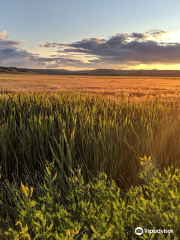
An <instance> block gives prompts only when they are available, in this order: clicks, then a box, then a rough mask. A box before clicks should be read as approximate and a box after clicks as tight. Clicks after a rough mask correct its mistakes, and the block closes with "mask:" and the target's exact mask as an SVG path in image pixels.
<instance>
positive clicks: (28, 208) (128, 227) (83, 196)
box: [0, 157, 180, 240]
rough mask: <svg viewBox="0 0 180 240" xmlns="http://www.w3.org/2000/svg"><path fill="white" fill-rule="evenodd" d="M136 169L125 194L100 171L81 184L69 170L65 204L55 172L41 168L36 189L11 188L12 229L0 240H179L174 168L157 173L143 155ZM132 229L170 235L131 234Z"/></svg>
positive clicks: (179, 180) (179, 189) (179, 195)
mask: <svg viewBox="0 0 180 240" xmlns="http://www.w3.org/2000/svg"><path fill="white" fill-rule="evenodd" d="M141 166H142V169H141V172H140V174H139V176H140V178H141V179H142V181H143V184H142V185H138V186H131V187H130V189H129V190H128V191H127V192H126V193H124V192H122V191H120V189H119V188H118V186H117V185H116V183H115V182H114V181H110V180H108V179H107V176H106V174H104V173H99V174H98V177H96V178H93V179H92V181H90V182H89V183H85V182H84V180H83V176H82V175H81V171H80V170H79V171H77V172H75V173H74V172H72V178H69V180H68V182H67V184H68V185H69V192H68V194H67V196H66V200H65V201H62V199H61V190H60V189H59V187H58V182H57V180H58V174H54V172H53V171H54V170H53V169H54V168H53V165H52V164H51V165H49V166H46V177H45V180H44V184H43V185H42V186H41V187H42V189H41V190H40V189H39V186H38V187H37V188H31V187H29V186H28V185H27V184H21V187H20V188H18V187H17V189H16V194H15V195H16V196H17V199H16V211H17V215H16V219H15V220H16V226H13V225H11V227H10V228H9V230H7V231H6V232H5V233H4V235H2V236H3V239H5V236H7V237H9V239H16V240H18V239H42V240H45V239H52V240H53V239H76V240H78V239H81V240H89V239H90V240H93V239H97V240H99V239H105V240H113V239H114V240H126V239H127V240H133V239H159V240H160V239H174V240H178V239H180V226H179V225H180V205H179V203H180V170H179V169H178V168H176V169H174V168H173V167H171V168H168V169H164V171H161V170H160V169H158V164H157V163H156V162H155V160H154V159H152V158H147V157H144V158H142V159H141ZM37 191H38V194H37V193H36V192H37ZM15 195H12V197H13V196H15ZM0 200H1V201H2V203H3V201H4V199H0ZM136 227H142V228H146V229H164V228H165V229H167V230H170V229H172V230H173V233H171V234H166V233H164V234H162V233H161V234H149V233H147V234H146V233H144V234H143V235H142V236H137V235H136V234H135V228H136Z"/></svg>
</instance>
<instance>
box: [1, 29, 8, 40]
mask: <svg viewBox="0 0 180 240" xmlns="http://www.w3.org/2000/svg"><path fill="white" fill-rule="evenodd" d="M7 34H8V33H7V32H6V31H5V30H4V31H3V32H2V33H0V40H2V39H4V38H5V37H6V35H7Z"/></svg>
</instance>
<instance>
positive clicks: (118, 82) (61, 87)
mask: <svg viewBox="0 0 180 240" xmlns="http://www.w3.org/2000/svg"><path fill="white" fill-rule="evenodd" d="M0 90H3V91H4V90H8V91H15V92H18V91H22V92H33V91H36V92H42V93H43V92H51V93H52V92H58V91H63V92H69V91H74V92H81V93H89V94H103V95H108V96H111V97H112V98H118V97H122V96H123V97H124V98H125V99H134V100H143V99H146V98H154V97H158V98H161V100H170V99H172V98H174V97H175V98H176V97H179V96H180V78H178V77H163V78H162V77H133V76H130V77H119V76H71V75H69V76H68V75H39V74H0Z"/></svg>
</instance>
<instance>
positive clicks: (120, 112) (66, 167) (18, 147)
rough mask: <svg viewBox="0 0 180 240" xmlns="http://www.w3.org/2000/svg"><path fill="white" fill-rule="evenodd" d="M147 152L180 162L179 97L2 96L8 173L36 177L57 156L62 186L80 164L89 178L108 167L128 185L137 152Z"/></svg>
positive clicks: (163, 161) (1, 133)
mask: <svg viewBox="0 0 180 240" xmlns="http://www.w3.org/2000/svg"><path fill="white" fill-rule="evenodd" d="M144 155H150V156H152V157H153V158H155V159H157V160H158V163H159V165H160V166H161V167H167V166H169V165H172V164H174V165H175V166H180V163H179V160H180V108H179V104H178V101H174V102H160V101H158V100H151V101H148V100H147V101H145V102H142V103H140V102H127V101H124V100H123V99H122V100H119V101H112V100H108V98H106V97H105V96H103V97H101V96H100V95H99V96H96V97H95V96H90V95H80V94H74V93H58V94H53V95H51V94H49V95H48V94H38V93H34V94H24V93H19V94H15V93H12V94H11V93H10V94H1V96H0V161H1V164H2V171H3V174H4V176H5V177H8V178H9V179H10V178H13V177H14V176H15V177H16V178H22V177H24V178H25V179H29V178H31V176H32V175H33V177H35V176H36V175H38V174H39V173H41V169H43V168H44V165H45V163H46V160H48V161H50V162H51V161H53V160H56V169H57V171H58V172H59V174H60V175H62V185H63V187H64V188H66V178H67V177H70V176H71V171H70V169H74V168H76V167H77V166H78V165H80V166H81V169H82V173H83V176H84V179H86V180H88V179H89V178H91V176H96V175H97V173H98V172H100V171H104V172H105V173H106V174H107V176H108V178H109V179H114V180H115V181H116V182H117V183H118V184H119V185H121V186H123V185H124V186H127V185H128V184H134V183H136V182H137V181H138V171H139V161H138V158H137V156H144ZM12 173H13V176H12Z"/></svg>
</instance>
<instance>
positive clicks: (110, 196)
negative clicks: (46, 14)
mask: <svg viewBox="0 0 180 240" xmlns="http://www.w3.org/2000/svg"><path fill="white" fill-rule="evenodd" d="M179 100H180V78H172V77H167V78H160V77H153V78H150V77H112V76H106V77H104V76H60V75H38V74H13V75H12V74H1V75H0V240H1V239H3V240H4V239H5V240H6V239H8V240H11V239H14V240H19V239H23V240H26V239H27V240H35V239H39V240H46V239H52V240H61V239H62V240H74V239H76V240H103V239H104V240H135V239H157V240H162V239H169V240H178V239H180V101H179ZM139 226H141V227H142V228H146V229H154V230H155V229H169V230H172V233H170V232H169V233H168V232H167V233H166V232H163V233H160V234H155V233H152V234H150V233H143V235H141V236H138V235H136V234H135V228H136V227H139Z"/></svg>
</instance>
